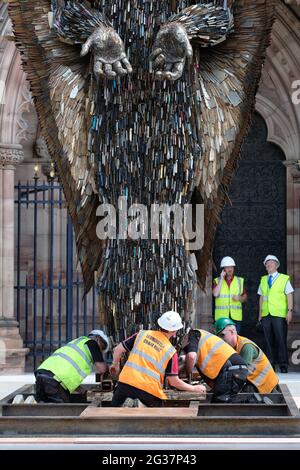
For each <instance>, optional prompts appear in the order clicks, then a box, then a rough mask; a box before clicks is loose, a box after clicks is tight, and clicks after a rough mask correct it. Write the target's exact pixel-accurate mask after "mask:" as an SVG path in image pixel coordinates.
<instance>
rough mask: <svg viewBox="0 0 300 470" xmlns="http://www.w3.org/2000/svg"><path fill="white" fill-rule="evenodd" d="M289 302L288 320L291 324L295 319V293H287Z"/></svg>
mask: <svg viewBox="0 0 300 470" xmlns="http://www.w3.org/2000/svg"><path fill="white" fill-rule="evenodd" d="M287 303H288V314H287V322H288V325H289V324H290V323H291V321H292V319H293V294H292V293H291V294H287Z"/></svg>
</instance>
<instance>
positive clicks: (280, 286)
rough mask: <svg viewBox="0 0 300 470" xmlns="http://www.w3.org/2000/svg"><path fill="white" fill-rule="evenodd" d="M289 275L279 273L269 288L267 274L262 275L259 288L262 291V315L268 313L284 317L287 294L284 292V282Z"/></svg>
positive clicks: (264, 315) (287, 279) (286, 307)
mask: <svg viewBox="0 0 300 470" xmlns="http://www.w3.org/2000/svg"><path fill="white" fill-rule="evenodd" d="M289 279H290V277H289V276H288V275H287V274H279V275H278V276H277V277H276V279H274V281H273V284H272V287H271V289H270V288H269V285H268V276H262V278H261V280H260V289H261V293H262V298H263V302H262V317H266V316H267V315H268V314H270V315H272V316H273V317H281V318H286V316H287V312H288V303H287V296H286V294H285V293H284V291H285V286H286V283H287V282H288V281H289Z"/></svg>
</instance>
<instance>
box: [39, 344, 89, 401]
mask: <svg viewBox="0 0 300 470" xmlns="http://www.w3.org/2000/svg"><path fill="white" fill-rule="evenodd" d="M90 339H91V338H88V337H87V336H81V337H80V338H77V339H74V340H73V341H70V342H69V343H68V344H66V345H65V346H63V347H62V348H59V349H57V350H56V351H54V353H53V354H52V355H51V356H50V357H48V359H46V360H45V361H44V362H42V364H41V365H40V366H39V367H38V369H45V370H50V371H51V372H53V374H54V378H55V380H57V381H58V382H61V383H62V385H63V386H64V387H65V388H67V389H68V390H69V392H70V393H72V392H74V390H76V388H78V387H79V385H80V384H81V382H82V381H83V379H85V377H86V376H87V375H89V374H90V373H91V372H92V369H93V364H94V361H93V359H92V355H91V352H90V350H89V348H88V346H87V345H86V343H87V342H88V341H90Z"/></svg>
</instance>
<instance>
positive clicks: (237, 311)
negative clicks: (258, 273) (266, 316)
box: [214, 276, 244, 321]
mask: <svg viewBox="0 0 300 470" xmlns="http://www.w3.org/2000/svg"><path fill="white" fill-rule="evenodd" d="M214 282H215V284H219V282H220V278H219V277H216V278H215V279H214ZM243 291H244V279H243V278H242V277H238V276H234V278H233V279H232V281H231V284H230V287H228V284H227V282H226V280H225V279H224V280H223V282H222V286H221V290H220V295H219V297H215V320H218V319H219V318H232V320H236V321H242V319H243V311H242V303H241V302H236V301H235V300H233V299H232V296H233V295H242V293H243Z"/></svg>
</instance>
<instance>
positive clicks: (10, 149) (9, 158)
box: [0, 144, 24, 166]
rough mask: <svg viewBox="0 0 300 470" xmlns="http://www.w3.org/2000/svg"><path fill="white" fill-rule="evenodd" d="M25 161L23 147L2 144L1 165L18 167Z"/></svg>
mask: <svg viewBox="0 0 300 470" xmlns="http://www.w3.org/2000/svg"><path fill="white" fill-rule="evenodd" d="M23 160H24V154H23V150H22V146H21V145H9V144H0V165H1V166H2V165H17V164H19V163H21V162H22V161H23Z"/></svg>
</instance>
